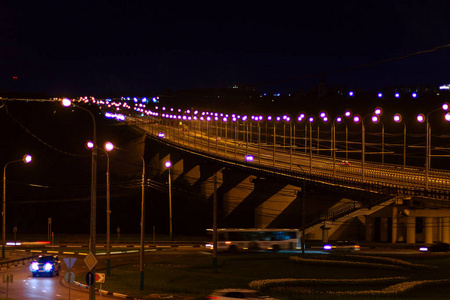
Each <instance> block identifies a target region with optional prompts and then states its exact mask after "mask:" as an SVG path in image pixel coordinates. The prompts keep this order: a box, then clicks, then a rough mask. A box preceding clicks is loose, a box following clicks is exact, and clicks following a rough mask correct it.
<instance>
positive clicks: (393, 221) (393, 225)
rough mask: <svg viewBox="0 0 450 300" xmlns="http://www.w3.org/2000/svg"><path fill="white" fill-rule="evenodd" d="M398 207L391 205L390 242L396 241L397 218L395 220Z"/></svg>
mask: <svg viewBox="0 0 450 300" xmlns="http://www.w3.org/2000/svg"><path fill="white" fill-rule="evenodd" d="M397 214H398V209H397V206H393V207H392V236H391V243H392V244H395V243H397V230H398V225H397V224H398V220H397Z"/></svg>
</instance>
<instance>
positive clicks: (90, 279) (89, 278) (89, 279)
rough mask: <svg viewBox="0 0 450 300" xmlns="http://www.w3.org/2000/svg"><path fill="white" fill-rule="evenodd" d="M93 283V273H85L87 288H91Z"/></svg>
mask: <svg viewBox="0 0 450 300" xmlns="http://www.w3.org/2000/svg"><path fill="white" fill-rule="evenodd" d="M94 283H95V280H94V273H92V272H87V273H86V284H87V285H88V286H93V285H94Z"/></svg>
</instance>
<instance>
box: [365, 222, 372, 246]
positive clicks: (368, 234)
mask: <svg viewBox="0 0 450 300" xmlns="http://www.w3.org/2000/svg"><path fill="white" fill-rule="evenodd" d="M372 241H373V218H372V217H370V216H366V242H372Z"/></svg>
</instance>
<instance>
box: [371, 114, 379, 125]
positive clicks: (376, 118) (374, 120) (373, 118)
mask: <svg viewBox="0 0 450 300" xmlns="http://www.w3.org/2000/svg"><path fill="white" fill-rule="evenodd" d="M378 121H380V118H379V117H378V116H377V115H373V116H372V122H374V123H378Z"/></svg>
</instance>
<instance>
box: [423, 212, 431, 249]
mask: <svg viewBox="0 0 450 300" xmlns="http://www.w3.org/2000/svg"><path fill="white" fill-rule="evenodd" d="M423 225H424V227H425V244H432V243H433V218H432V217H425V218H424V220H423Z"/></svg>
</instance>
